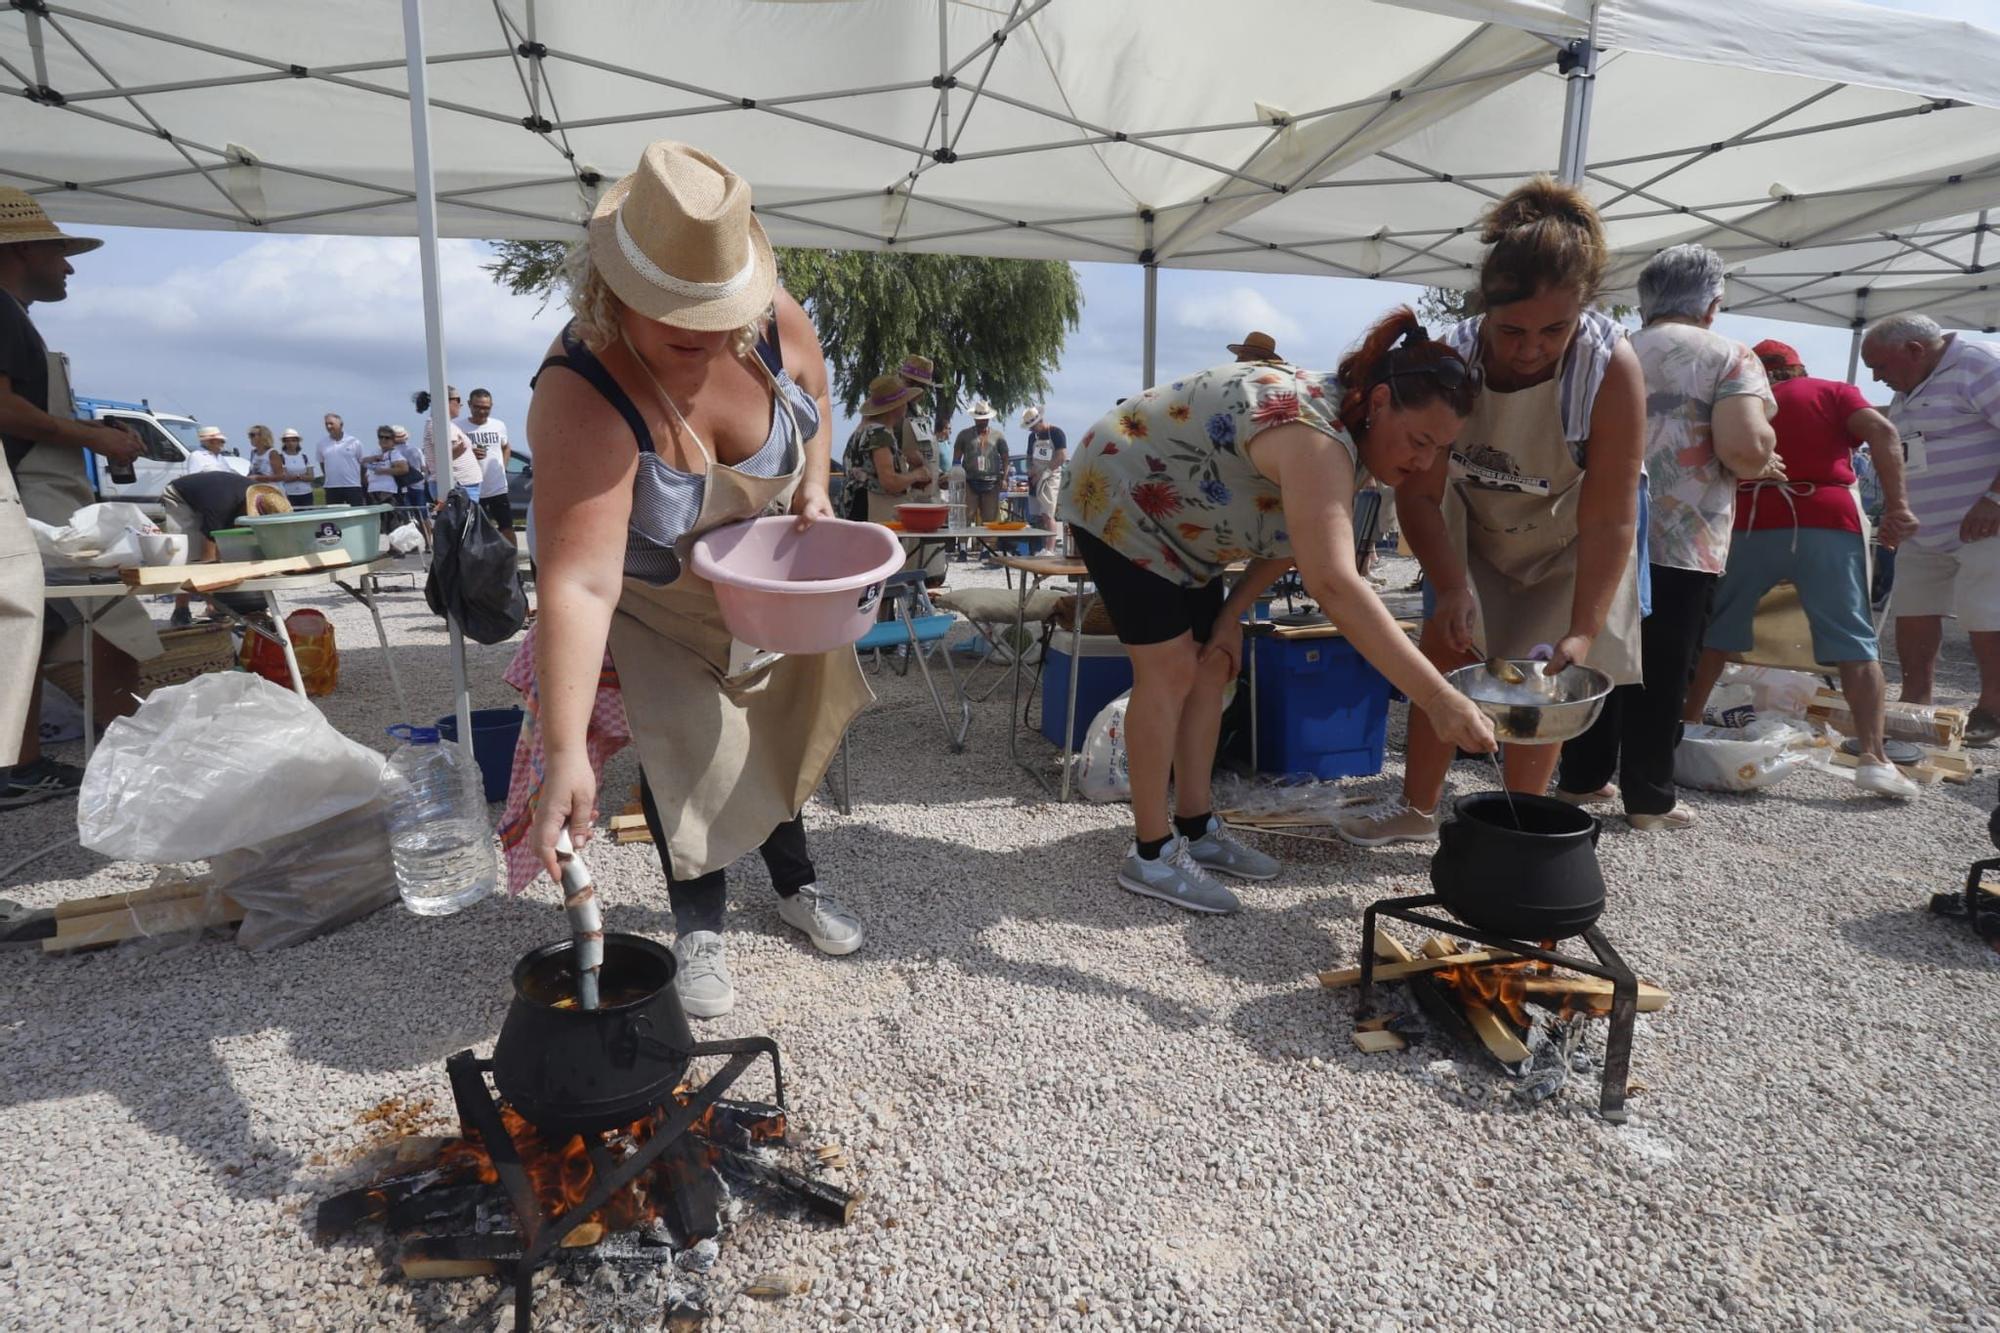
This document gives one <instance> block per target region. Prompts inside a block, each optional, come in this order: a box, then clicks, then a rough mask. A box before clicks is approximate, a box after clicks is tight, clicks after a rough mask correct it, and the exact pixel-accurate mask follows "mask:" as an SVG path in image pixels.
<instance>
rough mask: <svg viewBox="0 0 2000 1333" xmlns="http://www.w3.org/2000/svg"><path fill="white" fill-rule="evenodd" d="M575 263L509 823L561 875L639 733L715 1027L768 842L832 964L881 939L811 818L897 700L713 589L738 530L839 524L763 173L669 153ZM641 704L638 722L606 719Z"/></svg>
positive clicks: (620, 193) (814, 372) (825, 428)
mask: <svg viewBox="0 0 2000 1333" xmlns="http://www.w3.org/2000/svg"><path fill="white" fill-rule="evenodd" d="M569 268H570V280H571V290H570V307H571V311H572V318H571V319H570V322H569V323H568V325H566V326H565V327H564V329H563V331H562V333H561V334H560V335H559V336H558V337H557V338H556V340H555V342H554V344H553V345H552V346H551V347H550V348H549V355H548V357H547V359H546V360H544V361H543V362H542V366H541V369H540V370H539V371H538V372H537V374H536V376H535V379H534V381H533V384H534V397H533V399H532V400H531V402H530V404H529V408H528V423H527V430H526V436H527V438H529V439H531V440H533V441H534V444H535V462H536V464H537V467H536V476H535V481H536V485H535V497H534V506H533V507H534V522H535V533H536V541H535V555H536V563H537V571H538V586H539V592H540V599H539V605H540V614H539V618H538V619H537V621H536V623H535V625H534V627H533V628H532V629H531V630H530V633H529V637H528V639H527V641H526V642H524V643H523V645H522V648H521V653H520V656H519V657H517V659H516V662H515V667H514V669H513V670H512V671H510V673H509V678H510V679H519V680H521V681H522V682H523V683H524V685H525V692H526V694H527V712H528V721H527V725H526V726H524V728H523V731H522V738H521V742H520V743H521V745H522V747H524V750H525V754H526V756H527V762H526V763H525V764H517V765H516V772H517V774H519V775H521V776H520V778H519V780H517V782H516V784H515V788H514V790H513V791H512V792H510V794H509V800H508V806H507V813H506V815H505V816H504V817H503V819H502V825H501V843H502V846H503V847H505V848H506V849H507V859H508V882H509V885H510V887H512V888H514V889H516V890H517V891H518V890H519V889H520V888H523V887H525V886H526V884H527V883H528V882H529V881H530V880H532V879H533V877H534V875H535V873H536V871H537V870H545V871H547V872H548V873H549V875H550V876H551V877H553V878H559V877H560V865H559V863H558V861H557V853H556V838H557V834H558V833H559V832H563V831H567V833H568V834H569V836H570V838H571V839H572V840H573V841H574V843H575V844H578V845H580V844H582V843H583V842H585V841H586V840H587V839H588V838H589V836H590V832H591V826H592V821H593V818H594V809H595V806H596V802H597V796H598V784H599V782H600V781H601V778H602V773H601V765H602V763H603V762H604V760H605V759H607V758H608V757H609V755H610V754H611V753H613V752H615V751H616V750H617V749H618V748H619V746H621V745H622V744H624V743H625V739H626V735H625V733H626V732H628V731H629V737H630V740H631V741H632V743H634V744H635V745H636V746H637V748H638V751H639V766H640V770H641V774H642V779H641V785H640V803H641V807H642V808H643V809H644V811H645V815H646V823H647V826H648V828H649V829H650V830H651V832H652V835H653V842H654V845H655V846H656V847H657V849H658V851H659V854H660V860H661V867H662V869H663V870H664V871H665V873H666V879H667V893H668V899H669V901H670V903H671V905H672V908H673V913H674V924H675V928H676V934H677V939H676V941H675V944H674V952H675V956H676V959H677V961H678V967H677V972H676V977H675V984H676V986H677V988H678V990H679V992H680V997H681V1003H682V1006H683V1007H684V1008H685V1009H686V1010H687V1011H688V1012H689V1013H690V1014H692V1015H694V1016H695V1017H698V1018H711V1017H714V1016H716V1015H718V1014H724V1013H727V1012H729V1010H730V1009H731V1008H732V1007H733V1006H734V1004H735V1000H736V990H735V985H734V983H733V981H732V979H731V977H730V973H729V963H728V958H727V955H726V953H725V950H724V945H723V938H722V930H723V924H724V918H725V915H726V909H727V887H726V882H725V879H724V872H725V870H726V869H727V867H728V866H729V865H730V863H731V862H733V861H735V860H736V859H737V858H738V857H740V856H742V855H743V854H744V853H746V852H748V851H750V850H752V849H753V848H757V849H760V850H761V851H762V853H763V858H764V864H765V866H766V867H767V868H768V869H769V871H770V873H771V881H772V885H773V887H774V888H776V890H777V892H778V915H779V917H780V919H782V920H783V921H784V922H785V924H786V925H788V926H791V927H792V928H794V929H797V930H799V931H801V932H803V933H804V934H805V935H806V936H807V937H808V938H810V939H811V941H812V943H813V944H814V945H815V946H817V947H818V948H819V949H820V950H821V951H822V952H825V953H830V954H846V953H851V952H853V951H854V950H855V949H857V948H859V947H861V943H862V930H861V923H860V922H859V921H857V920H856V919H855V918H854V916H853V915H852V914H851V913H849V912H847V911H846V910H845V909H844V908H843V907H842V906H841V905H840V904H839V903H838V902H837V901H836V900H835V899H834V898H833V896H832V895H831V894H830V893H829V892H828V891H827V890H826V889H825V888H824V887H823V886H821V885H820V883H819V882H818V876H817V873H816V871H815V869H814V867H813V864H812V859H811V856H810V854H809V852H808V850H807V846H806V834H805V825H804V823H803V821H802V820H801V818H800V811H801V809H802V807H803V806H804V805H805V803H806V801H807V799H808V798H809V797H810V796H811V795H812V793H813V790H814V789H815V788H816V787H818V785H819V783H820V780H821V779H822V778H823V777H824V776H825V773H826V770H827V767H828V765H829V763H830V762H831V760H832V758H833V755H834V753H835V752H836V751H837V750H838V749H839V747H840V738H841V736H842V734H843V733H844V732H845V731H846V730H847V725H848V723H849V722H851V721H852V720H853V719H854V717H855V715H856V714H858V713H859V712H860V711H861V709H862V708H863V707H865V706H866V705H867V704H868V702H869V701H870V699H871V698H872V695H871V694H870V692H869V689H868V685H867V682H866V681H865V680H864V678H863V677H862V674H861V667H860V663H859V661H858V660H857V658H856V657H855V653H854V650H853V649H852V648H842V649H839V650H837V651H834V652H828V653H817V654H790V655H784V656H777V655H774V654H770V653H765V652H762V651H761V649H760V646H759V645H756V644H741V643H738V642H736V641H734V640H733V639H732V638H731V636H730V634H729V632H728V630H727V628H726V627H725V622H724V620H723V617H722V614H721V609H720V607H719V605H718V603H717V601H716V595H715V589H714V587H713V585H711V584H710V583H709V582H708V581H707V580H706V579H704V578H702V577H701V576H700V575H698V574H696V573H695V572H694V571H693V570H692V569H691V568H690V567H688V565H687V564H685V563H684V561H685V559H686V555H687V551H688V546H689V544H690V543H691V542H692V540H693V539H694V538H695V537H697V536H699V535H700V534H702V533H705V532H708V531H710V530H711V529H714V528H717V527H720V526H722V525H723V524H728V523H735V522H739V521H742V520H745V519H750V518H755V517H757V516H759V515H762V514H766V513H770V512H776V511H780V510H782V511H787V512H789V513H791V514H793V515H796V516H797V523H798V526H799V527H800V528H801V529H805V528H807V527H810V526H811V525H812V524H814V523H816V522H820V521H822V520H827V519H831V518H833V516H834V515H833V510H832V506H831V504H830V502H829V500H828V497H827V481H826V479H827V476H828V470H829V458H828V454H829V449H828V439H829V434H830V429H831V425H832V421H833V409H832V405H831V403H830V402H829V399H828V386H827V373H826V361H825V358H824V356H823V355H822V354H821V351H820V346H819V339H818V337H817V336H816V335H815V333H814V332H813V326H812V323H811V321H810V320H809V319H808V318H807V317H806V313H805V311H804V310H803V309H801V308H800V306H799V304H798V302H797V301H795V300H793V299H792V297H791V296H790V295H788V294H787V293H786V292H785V291H784V290H783V289H782V288H781V287H779V286H778V282H777V267H776V264H775V262H774V260H773V257H772V253H771V243H770V241H769V239H768V238H767V237H766V236H765V235H764V229H763V227H762V226H761V225H759V223H758V221H757V219H756V218H755V217H754V216H753V215H752V212H751V194H750V186H749V184H748V183H747V182H746V181H744V179H743V178H742V177H741V176H738V175H737V174H736V173H735V172H733V171H731V170H730V169H729V168H728V167H726V166H724V165H723V164H722V163H721V162H718V161H717V160H716V159H715V158H713V157H711V156H709V155H708V154H707V153H704V152H702V151H701V150H699V149H697V148H692V147H690V146H688V145H686V144H682V143H675V142H672V141H667V140H663V141H661V142H658V143H654V144H652V145H650V146H649V147H647V149H646V150H645V152H644V153H643V154H642V155H641V157H640V159H639V163H638V167H637V169H636V170H634V171H633V172H632V174H631V175H629V176H627V177H625V178H624V179H623V180H620V181H618V182H617V183H616V184H615V185H613V186H612V187H611V188H610V189H608V190H606V191H605V192H604V195H603V197H602V198H601V199H600V200H599V202H598V205H597V207H596V210H595V211H594V212H593V214H592V216H591V219H590V224H589V228H588V232H587V237H586V239H585V241H584V242H583V244H582V245H581V246H580V247H579V248H578V249H577V251H575V252H574V253H573V254H572V255H571V257H570V265H569ZM901 387H902V386H901V385H900V384H898V386H897V388H898V391H899V392H900V391H901ZM607 649H608V653H607ZM529 663H532V664H533V671H532V673H529V672H528V671H527V665H528V664H529ZM614 692H615V695H616V696H617V697H615V698H612V699H609V700H607V698H606V695H607V694H612V693H614ZM619 704H622V713H623V716H624V720H625V724H626V726H625V727H624V728H623V729H619V728H615V727H613V726H612V725H611V724H610V722H609V721H608V720H607V719H608V718H609V717H610V716H612V715H615V714H616V713H617V712H618V711H620V710H619V708H618V707H617V705H619Z"/></svg>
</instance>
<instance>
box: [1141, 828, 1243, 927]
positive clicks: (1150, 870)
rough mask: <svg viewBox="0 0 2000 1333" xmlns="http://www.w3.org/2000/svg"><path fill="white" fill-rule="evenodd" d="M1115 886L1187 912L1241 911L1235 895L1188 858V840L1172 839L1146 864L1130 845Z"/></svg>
mask: <svg viewBox="0 0 2000 1333" xmlns="http://www.w3.org/2000/svg"><path fill="white" fill-rule="evenodd" d="M1118 883H1119V884H1120V886H1122V887H1124V888H1127V889H1130V890H1131V891H1132V892H1133V893H1138V894H1144V895H1145V896H1146V897H1148V898H1158V899H1160V900H1161V901H1162V902H1169V903H1172V904H1173V905H1174V906H1176V907H1180V908H1184V909H1186V910H1187V911H1190V912H1213V913H1216V914H1218V915H1224V916H1226V915H1228V914H1229V913H1231V912H1235V911H1238V910H1240V909H1241V907H1242V904H1241V903H1239V902H1237V901H1236V895H1235V894H1233V893H1231V892H1230V891H1229V890H1228V889H1225V888H1223V887H1222V886H1221V885H1220V884H1217V883H1216V882H1215V881H1214V880H1212V879H1210V878H1209V877H1208V872H1207V871H1205V870H1203V869H1202V868H1201V867H1200V866H1199V865H1198V864H1196V863H1195V859H1194V858H1193V857H1192V856H1190V855H1188V844H1187V839H1185V838H1181V837H1175V838H1172V839H1170V840H1169V841H1168V842H1167V845H1166V846H1165V847H1162V848H1161V849H1160V855H1159V859H1157V860H1153V861H1148V860H1147V859H1146V858H1145V857H1143V856H1141V855H1139V844H1138V843H1136V842H1135V843H1133V844H1132V846H1131V849H1130V850H1129V851H1127V852H1126V853H1125V864H1123V865H1121V866H1120V867H1118Z"/></svg>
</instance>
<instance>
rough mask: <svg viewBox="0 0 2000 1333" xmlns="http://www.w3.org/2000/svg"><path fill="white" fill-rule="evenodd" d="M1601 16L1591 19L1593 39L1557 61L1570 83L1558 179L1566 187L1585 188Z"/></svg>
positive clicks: (1570, 47)
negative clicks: (1584, 178) (1584, 176)
mask: <svg viewBox="0 0 2000 1333" xmlns="http://www.w3.org/2000/svg"><path fill="white" fill-rule="evenodd" d="M1596 37H1597V14H1596V12H1595V10H1594V9H1593V11H1592V13H1591V16H1590V36H1589V37H1579V38H1577V39H1576V40H1575V41H1573V42H1571V43H1569V45H1568V46H1567V47H1566V48H1565V49H1564V50H1563V53H1562V55H1560V56H1558V57H1557V58H1556V68H1557V69H1558V70H1559V71H1561V73H1562V74H1563V75H1564V76H1565V77H1566V78H1567V79H1568V80H1569V83H1568V86H1567V88H1566V89H1565V90H1564V92H1563V135H1562V155H1561V159H1560V161H1559V162H1558V164H1557V166H1556V175H1557V177H1558V178H1560V179H1561V180H1562V181H1563V182H1564V183H1565V184H1569V185H1581V184H1583V172H1584V167H1585V165H1586V164H1587V160H1588V154H1589V151H1590V105H1591V100H1592V98H1593V97H1594V96H1595V94H1596V91H1597V45H1596V41H1595V39H1596Z"/></svg>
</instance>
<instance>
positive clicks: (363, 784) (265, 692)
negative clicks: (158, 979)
mask: <svg viewBox="0 0 2000 1333" xmlns="http://www.w3.org/2000/svg"><path fill="white" fill-rule="evenodd" d="M383 762H384V761H383V757H382V756H381V755H380V754H377V753H376V752H375V751H373V750H371V749H369V748H368V747H367V746H365V745H357V744H356V743H355V742H353V741H351V740H349V739H347V738H346V737H345V736H342V735H341V734H340V733H339V732H337V731H335V730H334V729H333V727H332V725H331V724H330V723H328V722H327V720H326V718H324V717H323V716H321V714H320V711H319V709H317V708H315V707H314V706H313V705H312V704H311V703H309V702H307V701H306V700H304V699H301V698H300V697H299V696H298V695H296V694H294V693H293V692H292V691H290V690H287V689H281V688H280V687H278V686H276V685H273V684H272V683H271V682H269V681H267V680H265V679H264V678H263V677H261V676H255V675H251V674H250V673H248V672H242V671H231V672H216V673H211V674H209V675H205V676H197V677H196V678H195V679H193V680H191V681H189V682H188V683H187V684H185V685H168V686H165V687H163V688H161V689H157V690H154V691H153V693H152V695H151V697H149V698H148V699H147V700H146V702H145V703H143V704H141V705H140V706H139V711H138V712H136V713H134V714H133V715H132V716H130V717H127V718H120V719H119V720H118V721H116V722H113V723H112V724H111V726H110V728H109V729H108V730H106V731H105V733H104V739H103V741H102V742H100V743H99V744H98V747H97V751H96V753H94V754H93V755H91V757H90V766H89V767H88V768H86V769H85V770H84V774H83V789H82V791H80V792H79V793H78V794H77V807H76V827H77V833H78V834H79V835H80V837H81V838H82V841H83V845H84V846H86V847H88V848H90V849H92V850H93V851H98V852H102V853H104V854H105V855H106V856H115V857H118V858H120V859H121V860H128V861H158V862H172V861H201V860H206V859H208V858H210V857H214V856H219V855H221V854H222V853H223V852H228V851H234V850H235V849H237V848H239V847H250V846H253V845H255V844H257V843H261V842H268V841H270V840H271V839H273V838H281V837H283V836H284V835H286V834H288V833H296V832H298V831H299V830H300V829H303V828H310V827H312V826H313V825H314V824H317V823H319V822H320V821H321V820H325V819H330V818H332V817H333V816H335V815H338V814H342V813H344V812H345V811H348V810H352V809H354V808H355V807H356V806H358V805H363V804H366V803H367V802H368V801H371V800H373V799H374V797H375V792H376V788H377V787H378V786H379V785H380V783H381V780H382V765H383Z"/></svg>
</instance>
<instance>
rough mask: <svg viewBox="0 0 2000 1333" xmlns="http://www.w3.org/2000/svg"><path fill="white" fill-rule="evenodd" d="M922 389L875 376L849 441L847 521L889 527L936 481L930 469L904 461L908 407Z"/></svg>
mask: <svg viewBox="0 0 2000 1333" xmlns="http://www.w3.org/2000/svg"><path fill="white" fill-rule="evenodd" d="M923 392H924V391H923V390H922V389H920V388H918V387H917V386H916V385H914V384H910V383H908V382H907V381H905V380H904V379H903V378H902V376H900V375H877V376H876V377H875V378H874V379H872V380H870V381H868V396H867V397H866V398H864V399H862V400H861V408H860V412H861V420H860V422H859V423H858V424H857V425H856V426H855V427H854V433H853V434H852V435H850V436H848V438H847V449H846V452H845V453H844V455H843V458H844V459H845V461H846V464H847V495H848V511H847V512H848V517H850V518H865V519H867V520H868V521H869V522H871V523H886V522H888V521H890V520H892V519H894V518H895V517H896V506H897V505H899V504H914V503H916V502H917V501H919V500H920V499H921V498H922V490H923V488H924V487H926V486H929V485H931V484H933V482H934V481H935V480H936V479H935V477H933V475H932V474H931V471H930V469H929V468H926V467H924V466H923V465H922V464H921V463H912V462H911V461H910V460H909V458H908V457H907V456H906V454H905V451H904V448H903V442H902V430H903V425H904V420H905V418H906V417H907V416H908V415H909V410H910V404H911V403H913V402H915V401H916V400H917V399H918V398H920V397H922V396H923Z"/></svg>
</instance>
